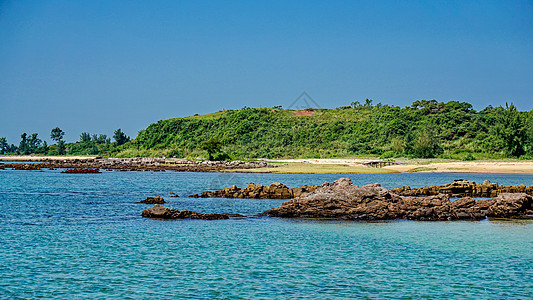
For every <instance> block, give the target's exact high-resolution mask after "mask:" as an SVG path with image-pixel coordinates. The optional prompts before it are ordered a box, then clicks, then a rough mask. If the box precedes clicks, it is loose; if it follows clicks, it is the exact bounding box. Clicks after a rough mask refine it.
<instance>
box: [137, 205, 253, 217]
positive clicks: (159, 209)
mask: <svg viewBox="0 0 533 300" xmlns="http://www.w3.org/2000/svg"><path fill="white" fill-rule="evenodd" d="M142 216H143V217H145V218H157V219H202V220H223V219H229V218H230V217H244V216H242V215H238V214H217V213H209V214H206V213H198V212H194V211H190V210H177V209H172V208H167V207H164V206H161V205H159V204H155V205H154V207H151V208H149V209H145V210H143V212H142Z"/></svg>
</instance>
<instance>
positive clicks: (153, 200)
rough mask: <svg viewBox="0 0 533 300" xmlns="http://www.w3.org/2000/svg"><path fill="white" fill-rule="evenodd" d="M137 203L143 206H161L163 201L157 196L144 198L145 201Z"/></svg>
mask: <svg viewBox="0 0 533 300" xmlns="http://www.w3.org/2000/svg"><path fill="white" fill-rule="evenodd" d="M137 203H144V204H163V203H165V199H163V198H162V197H159V196H155V197H146V199H144V200H142V201H139V202H137Z"/></svg>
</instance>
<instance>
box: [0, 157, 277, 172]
mask: <svg viewBox="0 0 533 300" xmlns="http://www.w3.org/2000/svg"><path fill="white" fill-rule="evenodd" d="M36 161H38V162H36V163H12V164H9V163H7V164H3V166H2V167H3V168H12V169H15V170H40V169H43V168H49V169H54V168H67V169H106V170H121V171H144V170H147V171H165V170H173V171H191V172H217V171H224V170H233V169H252V168H265V167H275V166H276V165H271V164H268V163H267V162H264V161H239V160H235V161H192V160H176V159H165V158H159V157H142V158H140V157H138V158H102V157H97V158H89V159H64V160H59V159H41V160H36Z"/></svg>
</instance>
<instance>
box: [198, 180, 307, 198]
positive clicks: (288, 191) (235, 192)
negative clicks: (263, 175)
mask: <svg viewBox="0 0 533 300" xmlns="http://www.w3.org/2000/svg"><path fill="white" fill-rule="evenodd" d="M316 188H317V186H316V185H309V186H308V185H302V186H300V187H295V188H289V187H287V186H286V185H284V184H283V183H279V182H274V183H272V184H270V185H267V186H263V185H261V184H254V183H250V184H248V186H247V187H245V188H244V189H240V188H238V187H237V186H236V185H233V186H231V187H229V188H225V189H222V190H219V191H207V192H203V193H200V194H195V195H191V196H189V197H193V198H198V197H200V198H206V197H219V198H248V199H291V198H294V197H300V196H301V195H303V194H305V193H310V192H314V191H315V190H316Z"/></svg>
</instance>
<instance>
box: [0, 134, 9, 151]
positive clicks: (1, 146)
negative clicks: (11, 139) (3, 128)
mask: <svg viewBox="0 0 533 300" xmlns="http://www.w3.org/2000/svg"><path fill="white" fill-rule="evenodd" d="M8 150H9V144H8V143H7V139H6V138H5V137H0V154H6V153H7V152H8Z"/></svg>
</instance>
